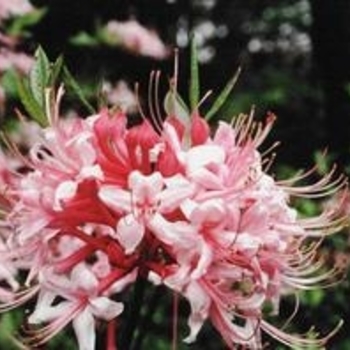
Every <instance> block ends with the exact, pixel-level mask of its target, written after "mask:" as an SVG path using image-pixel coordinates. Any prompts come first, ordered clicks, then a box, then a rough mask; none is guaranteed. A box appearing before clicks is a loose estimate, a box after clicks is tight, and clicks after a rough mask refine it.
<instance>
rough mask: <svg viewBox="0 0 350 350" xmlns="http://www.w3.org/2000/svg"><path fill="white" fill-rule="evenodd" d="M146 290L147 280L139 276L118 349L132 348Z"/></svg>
mask: <svg viewBox="0 0 350 350" xmlns="http://www.w3.org/2000/svg"><path fill="white" fill-rule="evenodd" d="M145 290H146V281H145V280H144V279H143V278H142V277H138V279H137V280H136V283H135V287H134V293H133V298H132V300H130V302H129V308H128V311H127V318H126V322H125V324H124V326H123V327H122V329H121V330H120V344H119V347H118V349H119V348H120V349H123V350H124V349H125V350H127V349H131V348H132V347H131V344H132V341H133V336H134V333H135V330H136V328H137V326H138V324H139V320H140V316H141V315H140V314H141V309H142V306H143V300H144V296H145Z"/></svg>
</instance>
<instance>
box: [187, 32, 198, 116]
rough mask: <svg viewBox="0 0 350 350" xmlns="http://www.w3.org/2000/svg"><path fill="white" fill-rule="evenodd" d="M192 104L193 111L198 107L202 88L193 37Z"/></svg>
mask: <svg viewBox="0 0 350 350" xmlns="http://www.w3.org/2000/svg"><path fill="white" fill-rule="evenodd" d="M189 95H190V106H191V110H192V111H193V110H194V109H196V108H197V107H198V103H199V96H200V88H199V68H198V53H197V46H196V40H195V38H194V37H193V38H192V40H191V78H190V91H189Z"/></svg>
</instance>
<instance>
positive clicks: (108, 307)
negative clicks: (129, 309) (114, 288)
mask: <svg viewBox="0 0 350 350" xmlns="http://www.w3.org/2000/svg"><path fill="white" fill-rule="evenodd" d="M90 309H91V311H92V313H93V314H94V315H95V316H96V317H98V318H102V319H104V320H106V321H110V320H112V319H113V318H115V317H117V316H118V315H120V314H121V313H122V312H123V310H124V305H123V303H118V302H116V301H113V300H111V299H109V298H107V297H98V298H94V299H91V300H90Z"/></svg>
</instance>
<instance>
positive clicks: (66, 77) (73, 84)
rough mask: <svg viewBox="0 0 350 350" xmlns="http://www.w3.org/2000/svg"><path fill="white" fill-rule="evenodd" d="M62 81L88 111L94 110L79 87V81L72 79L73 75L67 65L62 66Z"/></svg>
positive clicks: (93, 111)
mask: <svg viewBox="0 0 350 350" xmlns="http://www.w3.org/2000/svg"><path fill="white" fill-rule="evenodd" d="M63 81H64V82H65V84H66V86H67V88H68V89H71V90H72V92H73V93H74V94H75V95H76V96H77V97H78V98H79V99H80V101H81V102H82V103H83V105H84V106H85V107H86V109H87V110H88V111H89V112H90V113H95V112H96V111H95V108H94V107H93V106H92V105H91V103H90V102H89V101H88V100H87V98H86V97H85V95H84V92H83V89H82V88H81V87H80V85H79V83H78V82H77V81H76V80H75V79H74V77H73V75H72V74H71V73H70V71H69V70H68V68H67V67H64V68H63Z"/></svg>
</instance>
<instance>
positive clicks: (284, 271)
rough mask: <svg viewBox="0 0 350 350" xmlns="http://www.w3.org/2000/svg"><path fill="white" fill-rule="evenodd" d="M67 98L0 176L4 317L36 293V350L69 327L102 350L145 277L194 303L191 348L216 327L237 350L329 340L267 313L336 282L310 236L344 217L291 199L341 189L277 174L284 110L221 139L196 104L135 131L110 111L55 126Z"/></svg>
mask: <svg viewBox="0 0 350 350" xmlns="http://www.w3.org/2000/svg"><path fill="white" fill-rule="evenodd" d="M174 94H175V93H174ZM60 95H61V94H59V96H60ZM173 97H174V96H173ZM175 99H176V96H175V98H174V100H175ZM58 102H59V101H57V103H56V105H55V107H56V109H55V111H56V113H55V114H54V115H52V116H51V117H50V120H49V125H48V126H47V127H45V128H43V129H42V130H40V132H38V135H37V141H36V142H35V143H34V144H33V145H32V146H31V147H30V149H29V151H28V154H27V155H22V154H20V152H19V150H18V148H16V147H15V146H14V145H13V144H11V142H10V141H9V142H8V143H9V144H10V145H9V146H10V148H12V150H13V152H14V153H15V154H16V155H17V157H18V162H16V163H14V164H13V166H12V165H10V164H9V163H6V162H3V169H1V170H2V173H1V179H2V197H1V218H2V221H1V231H0V252H1V254H0V280H1V286H0V300H1V302H2V304H1V305H0V310H1V311H8V310H10V309H13V308H16V307H18V306H19V305H22V304H23V303H25V302H27V301H28V300H30V299H32V298H34V297H36V304H35V307H34V310H32V312H31V313H30V314H29V317H28V320H27V322H28V325H29V329H28V330H27V342H28V344H29V345H30V346H37V345H40V344H43V343H44V342H46V341H48V340H49V339H50V338H51V337H53V336H54V335H55V334H57V333H59V332H60V331H61V330H62V329H63V328H64V327H65V326H66V325H68V324H69V323H70V322H72V325H73V328H74V330H75V334H76V337H77V340H78V343H79V348H80V349H81V350H90V349H91V350H92V349H94V348H95V337H96V333H95V327H96V326H97V324H98V323H97V320H105V321H106V322H107V323H108V325H109V326H108V329H109V328H110V327H113V326H114V324H115V323H114V321H115V319H118V320H120V322H122V320H123V309H124V307H125V305H124V303H123V302H122V298H121V296H122V295H123V293H127V292H128V291H129V290H130V288H131V287H132V286H133V285H134V284H135V282H136V281H137V280H139V279H142V280H145V281H148V282H149V283H151V284H155V285H163V286H165V287H167V288H168V289H169V290H171V291H173V292H174V294H176V295H178V296H181V297H183V298H184V299H185V300H187V301H188V302H189V304H190V308H191V311H190V314H189V317H188V326H189V334H188V336H187V337H186V338H185V341H186V342H188V343H191V342H194V341H195V340H196V337H197V335H198V333H199V332H200V330H201V328H202V326H203V324H204V323H205V322H206V321H209V322H210V323H211V324H212V325H213V326H214V327H215V328H216V330H217V331H218V332H219V334H220V335H221V336H222V338H223V340H224V342H225V343H226V344H227V346H228V347H229V348H230V349H234V348H235V347H236V346H238V345H242V346H244V347H245V348H250V349H261V348H262V339H261V333H262V332H264V333H267V334H269V335H271V336H273V337H275V338H276V339H278V340H279V341H281V342H283V343H285V344H287V345H288V346H298V347H299V348H307V347H308V346H309V345H313V344H314V345H316V346H317V345H320V346H321V345H323V344H324V342H325V341H326V340H327V338H328V337H327V336H326V337H324V338H321V339H315V338H314V337H313V338H310V339H309V338H307V337H301V336H292V335H289V334H287V333H285V332H284V331H282V330H279V329H278V328H276V327H274V326H273V325H272V324H270V323H269V322H267V321H266V320H265V317H264V313H263V310H264V309H265V308H266V306H267V305H269V306H272V307H271V313H272V314H278V312H279V304H280V299H281V296H282V295H283V294H284V293H287V292H292V293H293V292H295V291H296V290H298V289H309V288H312V287H314V286H319V285H322V284H326V283H327V281H328V278H331V277H332V275H333V274H334V271H329V272H326V273H325V272H324V270H323V269H322V267H321V265H320V264H319V263H318V262H317V261H315V258H316V249H317V247H318V245H317V243H314V244H312V243H310V241H309V238H310V237H311V238H316V239H317V238H320V239H322V238H323V237H324V236H325V235H328V234H330V233H332V232H334V231H336V230H338V229H339V227H340V226H341V224H342V219H341V218H339V217H337V213H336V209H334V208H333V209H327V210H325V211H324V212H322V213H320V215H319V216H317V217H313V218H300V217H299V216H298V213H297V211H296V210H295V209H294V208H293V207H292V206H291V202H290V201H291V198H292V197H293V196H304V195H305V196H307V197H310V198H315V197H316V198H318V197H322V196H326V195H328V194H330V193H332V192H333V191H336V190H338V189H340V188H341V187H343V185H344V181H343V179H342V178H336V179H333V174H332V173H331V174H329V175H326V176H325V177H324V178H322V179H321V180H319V181H318V182H316V183H315V184H314V185H312V186H307V185H306V186H296V185H295V183H296V182H298V181H299V180H303V179H304V178H305V177H306V176H307V175H308V174H307V173H306V174H304V175H300V176H297V177H295V178H293V179H291V180H289V181H287V180H284V181H280V182H278V181H276V180H275V179H274V178H273V177H272V176H270V175H268V174H267V171H266V169H267V168H268V167H269V164H270V160H269V159H268V158H267V157H266V154H264V155H263V154H262V153H260V152H259V150H258V148H259V147H260V145H261V144H262V142H263V141H264V139H265V138H266V136H267V135H268V133H269V131H270V129H271V128H272V126H273V123H274V120H275V117H274V116H273V115H268V117H267V118H266V121H265V122H264V123H261V122H255V121H254V120H253V116H252V115H249V116H246V115H241V116H239V117H237V118H236V119H235V121H234V122H233V123H231V124H228V123H225V122H220V123H219V125H218V127H217V129H216V131H215V132H214V133H211V132H210V128H209V126H208V124H207V122H206V121H205V119H204V118H202V117H201V116H200V114H199V112H198V111H197V110H194V111H193V112H192V113H190V114H189V115H187V116H184V115H181V116H180V115H179V114H177V113H175V112H174V113H168V115H167V116H166V117H165V118H160V115H159V108H157V107H155V108H152V110H151V115H153V114H154V115H153V116H152V118H150V119H149V120H148V119H146V118H144V119H143V121H142V122H141V123H140V124H138V125H134V126H131V127H130V126H129V125H128V119H127V116H126V115H125V114H124V113H123V112H121V111H113V110H108V109H102V110H101V111H100V112H99V113H97V114H95V115H91V116H88V117H87V118H85V119H78V118H76V119H63V118H58V111H57V110H58V108H57V107H58ZM151 106H152V105H151ZM172 110H173V111H175V110H176V108H172ZM265 153H267V154H270V152H269V150H267V151H266V152H265ZM4 157H5V155H4ZM23 277H24V278H23ZM99 322H100V321H99ZM32 325H33V326H32ZM112 334H113V332H108V336H110V337H112ZM109 341H110V342H111V341H112V340H109Z"/></svg>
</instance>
